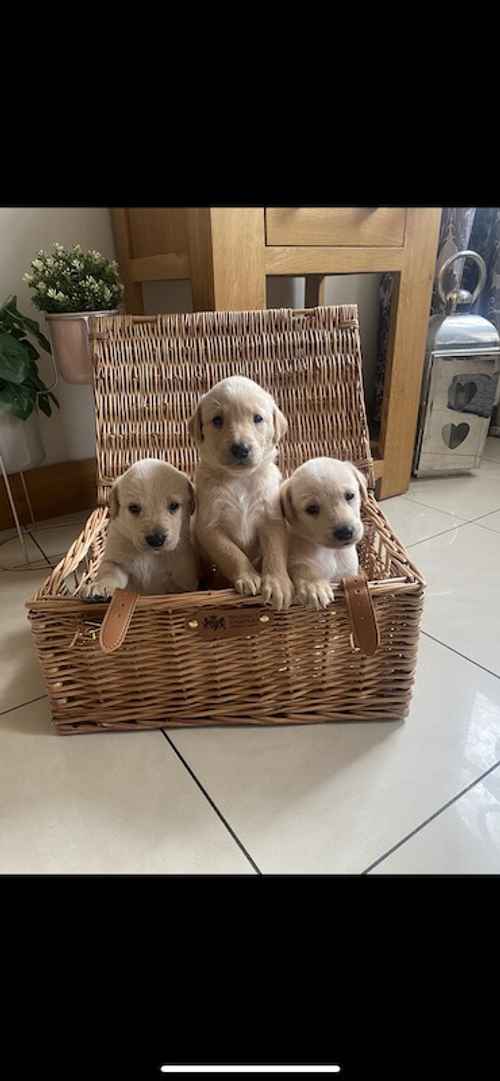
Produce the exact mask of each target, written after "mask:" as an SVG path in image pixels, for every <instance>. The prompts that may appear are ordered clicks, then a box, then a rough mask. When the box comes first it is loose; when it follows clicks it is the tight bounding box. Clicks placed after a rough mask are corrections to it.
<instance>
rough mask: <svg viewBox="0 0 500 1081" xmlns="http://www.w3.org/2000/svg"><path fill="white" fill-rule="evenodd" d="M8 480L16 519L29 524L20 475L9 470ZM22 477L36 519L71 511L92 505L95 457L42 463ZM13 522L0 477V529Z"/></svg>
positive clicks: (93, 498)
mask: <svg viewBox="0 0 500 1081" xmlns="http://www.w3.org/2000/svg"><path fill="white" fill-rule="evenodd" d="M9 480H10V484H11V487H12V492H13V495H14V501H15V504H16V510H17V513H18V515H19V518H20V520H21V522H22V524H23V525H29V522H30V516H29V510H28V506H27V503H26V499H25V495H24V491H23V486H22V482H21V476H20V474H19V473H13V474H12V476H11V477H10V478H9ZM24 480H25V482H26V487H27V489H28V495H29V498H30V500H31V504H32V507H33V514H34V516H35V519H36V520H37V521H42V520H43V519H44V518H56V517H57V516H58V515H60V514H74V513H76V511H79V510H87V508H89V507H95V506H96V502H97V484H96V461H95V458H84V459H82V460H81V461H77V462H54V463H53V465H42V466H40V468H39V469H30V470H28V471H27V472H26V473H25V474H24ZM13 525H14V519H13V517H12V511H11V509H10V505H9V501H8V499H7V492H6V490H5V484H4V482H3V480H2V482H1V486H0V529H10V528H11V527H12V526H13Z"/></svg>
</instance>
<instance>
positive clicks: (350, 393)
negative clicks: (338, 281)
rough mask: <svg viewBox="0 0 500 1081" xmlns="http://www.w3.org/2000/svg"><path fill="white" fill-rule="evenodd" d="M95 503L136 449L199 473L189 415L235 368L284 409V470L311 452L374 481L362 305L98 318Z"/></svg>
mask: <svg viewBox="0 0 500 1081" xmlns="http://www.w3.org/2000/svg"><path fill="white" fill-rule="evenodd" d="M90 337H91V343H92V359H93V370H94V397H95V405H96V454H97V473H98V500H99V503H100V504H105V503H106V502H107V498H108V494H109V489H110V487H111V485H112V484H113V482H114V481H115V480H116V478H117V477H119V476H120V475H121V474H122V473H124V471H125V470H126V469H128V467H129V466H130V465H132V464H133V462H135V461H137V460H138V459H139V458H147V457H151V458H161V459H165V460H166V461H169V462H170V463H171V464H172V465H175V466H176V467H177V468H178V469H182V470H183V471H184V472H186V473H188V474H189V475H192V474H193V472H194V469H195V466H196V461H197V454H196V449H195V447H194V445H193V444H192V441H191V438H190V435H189V431H188V421H189V419H190V417H191V416H192V415H193V413H194V412H195V409H196V406H197V403H198V400H199V398H200V397H201V395H202V394H205V392H206V391H207V390H209V389H210V387H212V386H213V385H214V384H215V383H217V382H218V381H219V380H220V379H224V378H225V377H226V376H228V375H237V374H238V375H246V376H247V377H248V378H250V379H253V380H255V382H256V383H260V385H261V386H263V387H264V388H265V389H266V390H267V391H269V393H270V394H272V395H273V397H274V398H275V399H276V402H277V404H278V406H279V408H280V409H281V410H282V411H283V413H284V414H285V416H286V417H287V420H288V424H289V428H288V432H287V435H286V438H285V439H284V441H283V443H282V444H281V445H280V447H279V457H278V464H279V465H280V468H281V470H282V472H283V474H284V475H285V476H287V475H289V474H290V473H291V472H293V470H294V469H296V468H297V466H298V465H301V464H302V462H304V461H306V460H307V459H308V458H317V457H323V456H325V457H332V458H341V459H344V460H351V461H353V462H354V463H355V464H356V465H357V466H358V468H359V469H361V470H362V471H363V472H364V473H365V475H366V476H367V479H368V485H369V487H371V488H373V486H374V475H373V462H372V457H371V453H370V439H369V434H368V424H367V420H366V411H365V403H364V397H363V382H362V367H361V345H360V337H359V323H358V309H357V305H354V304H351V305H341V306H336V307H321V308H308V309H307V310H305V311H294V310H293V309H289V308H285V309H281V308H275V309H269V310H259V311H251V312H196V313H193V314H189V315H158V316H132V315H116V316H98V317H96V318H95V319H93V321H92V328H91V335H90Z"/></svg>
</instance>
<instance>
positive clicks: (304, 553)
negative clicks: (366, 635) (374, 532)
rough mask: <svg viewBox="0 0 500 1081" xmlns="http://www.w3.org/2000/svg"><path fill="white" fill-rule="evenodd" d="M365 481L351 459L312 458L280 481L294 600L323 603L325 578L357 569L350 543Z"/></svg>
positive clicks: (355, 537) (358, 527)
mask: <svg viewBox="0 0 500 1081" xmlns="http://www.w3.org/2000/svg"><path fill="white" fill-rule="evenodd" d="M366 496H367V487H366V480H365V478H364V476H363V474H362V473H360V471H359V469H356V466H354V465H352V464H351V462H339V461H337V460H336V459H335V458H313V459H312V460H311V461H309V462H305V463H304V465H301V466H299V468H298V469H296V470H295V473H293V474H292V476H291V477H290V479H289V480H287V481H285V482H284V484H282V486H281V509H282V511H283V515H284V517H285V518H286V521H287V523H288V529H289V541H288V547H289V552H288V572H289V574H290V577H291V579H292V581H293V584H294V586H295V595H296V599H297V600H298V601H299V603H301V604H304V605H306V606H307V607H308V608H326V607H327V606H328V605H329V604H330V603H331V601H332V600H333V596H334V594H333V589H332V587H331V584H330V580H331V579H332V578H333V579H337V580H338V579H340V578H346V577H348V576H350V575H355V574H357V573H358V568H359V562H358V553H357V551H356V544H358V543H359V541H360V540H361V538H362V536H363V524H362V522H361V518H360V507H361V500H362V498H366Z"/></svg>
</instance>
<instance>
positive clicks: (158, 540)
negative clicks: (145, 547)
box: [146, 530, 166, 548]
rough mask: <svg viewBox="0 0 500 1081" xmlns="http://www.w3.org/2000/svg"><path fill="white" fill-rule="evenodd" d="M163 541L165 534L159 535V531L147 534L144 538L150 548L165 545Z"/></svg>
mask: <svg viewBox="0 0 500 1081" xmlns="http://www.w3.org/2000/svg"><path fill="white" fill-rule="evenodd" d="M165 539H166V534H165V533H160V530H158V532H157V533H148V534H147V537H146V541H147V543H148V544H150V545H151V547H152V548H161V546H162V544H165Z"/></svg>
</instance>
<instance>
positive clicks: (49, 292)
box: [47, 289, 57, 300]
mask: <svg viewBox="0 0 500 1081" xmlns="http://www.w3.org/2000/svg"><path fill="white" fill-rule="evenodd" d="M47 296H48V297H52V299H53V300H55V299H56V297H57V293H56V291H55V289H48V290H47Z"/></svg>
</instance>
